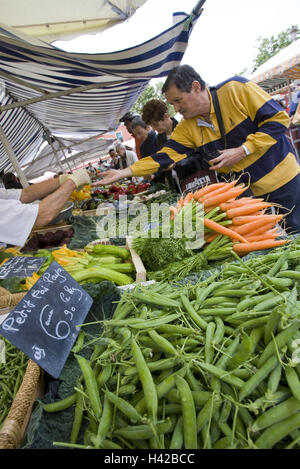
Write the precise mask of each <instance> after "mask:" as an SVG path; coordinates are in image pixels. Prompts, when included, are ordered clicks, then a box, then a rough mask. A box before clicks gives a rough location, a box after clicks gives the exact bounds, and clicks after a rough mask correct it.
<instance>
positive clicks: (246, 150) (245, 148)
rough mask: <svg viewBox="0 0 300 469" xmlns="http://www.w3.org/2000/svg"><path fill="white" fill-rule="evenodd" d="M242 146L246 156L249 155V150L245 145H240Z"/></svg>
mask: <svg viewBox="0 0 300 469" xmlns="http://www.w3.org/2000/svg"><path fill="white" fill-rule="evenodd" d="M242 147H243V148H244V151H245V153H246V156H249V155H250V154H251V151H250V150H249V148H248V147H246V145H242Z"/></svg>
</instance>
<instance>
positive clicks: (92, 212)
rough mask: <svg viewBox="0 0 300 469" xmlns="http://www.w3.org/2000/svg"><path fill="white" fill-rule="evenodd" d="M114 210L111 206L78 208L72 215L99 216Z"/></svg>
mask: <svg viewBox="0 0 300 469" xmlns="http://www.w3.org/2000/svg"><path fill="white" fill-rule="evenodd" d="M114 211H115V208H113V207H98V208H96V209H94V210H79V211H77V212H75V213H74V216H77V217H78V216H81V217H82V216H84V217H96V216H97V217H101V216H102V215H108V214H109V213H112V212H114Z"/></svg>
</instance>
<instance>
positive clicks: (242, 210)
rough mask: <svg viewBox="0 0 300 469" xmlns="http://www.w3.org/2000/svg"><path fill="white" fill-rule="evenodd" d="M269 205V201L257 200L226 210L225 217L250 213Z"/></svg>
mask: <svg viewBox="0 0 300 469" xmlns="http://www.w3.org/2000/svg"><path fill="white" fill-rule="evenodd" d="M266 207H271V204H270V203H269V202H258V203H257V204H246V205H244V206H243V207H236V208H231V209H229V210H226V215H227V218H234V217H239V216H242V215H251V213H254V212H257V210H261V209H262V208H266Z"/></svg>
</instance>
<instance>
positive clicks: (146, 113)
mask: <svg viewBox="0 0 300 469" xmlns="http://www.w3.org/2000/svg"><path fill="white" fill-rule="evenodd" d="M143 121H144V122H145V123H146V124H147V125H150V126H151V127H152V128H153V129H154V130H156V132H157V133H158V135H157V145H158V149H159V150H160V149H161V148H162V147H163V146H164V144H165V143H166V141H167V140H169V138H170V137H171V134H172V132H173V130H174V129H175V127H176V125H177V124H178V121H177V120H176V119H175V118H174V117H170V114H169V110H168V106H167V105H166V103H164V101H161V100H160V99H151V100H150V101H148V102H147V103H146V104H145V106H144V108H143Z"/></svg>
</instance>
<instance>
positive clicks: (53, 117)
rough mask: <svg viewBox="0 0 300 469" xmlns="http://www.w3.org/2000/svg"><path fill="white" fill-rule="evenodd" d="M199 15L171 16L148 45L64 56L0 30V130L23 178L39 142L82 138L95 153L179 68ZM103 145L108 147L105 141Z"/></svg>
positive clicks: (4, 162)
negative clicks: (155, 82)
mask: <svg viewBox="0 0 300 469" xmlns="http://www.w3.org/2000/svg"><path fill="white" fill-rule="evenodd" d="M204 1H205V0H204ZM204 1H203V0H202V1H201V2H198V3H197V7H198V6H199V4H200V6H201V5H202V4H203V3H204ZM201 12H202V9H201V8H198V9H197V10H196V11H193V13H192V14H191V15H187V14H185V13H180V14H178V13H175V14H174V24H173V26H171V27H170V28H169V29H167V30H166V31H164V32H162V33H161V34H159V35H158V36H156V37H154V38H153V39H151V40H149V41H147V42H145V43H143V44H140V45H138V46H136V47H132V48H129V49H126V50H121V51H117V52H114V53H104V54H81V53H70V52H66V51H63V50H61V49H58V48H56V47H53V46H51V45H49V44H46V43H43V42H41V41H40V40H39V39H35V38H32V37H26V36H25V35H24V34H22V33H19V32H17V30H15V29H12V28H8V27H6V26H4V25H0V112H1V113H0V130H1V129H2V130H3V132H4V134H5V137H6V139H7V142H6V143H7V144H8V145H9V146H10V147H11V149H12V151H13V152H14V155H15V157H16V160H17V161H18V163H19V165H21V166H23V165H25V164H26V165H27V168H26V173H27V175H28V176H31V174H30V167H31V165H30V164H28V163H30V162H32V161H33V160H34V159H36V158H37V157H38V156H39V155H38V152H39V149H40V147H41V144H42V143H43V142H44V141H45V140H46V141H47V138H45V136H48V137H49V135H50V136H51V137H52V138H53V139H54V140H56V139H57V141H59V140H60V139H67V140H69V141H72V143H73V145H74V144H76V143H80V142H83V141H85V140H86V141H88V142H89V143H90V145H91V149H92V148H93V149H95V140H96V143H98V144H99V151H100V150H101V146H102V147H103V143H104V142H103V141H102V142H101V144H100V141H99V139H98V138H99V135H101V134H102V135H103V134H105V133H107V132H109V131H112V130H115V129H116V128H117V127H118V124H119V119H120V118H121V117H122V116H123V115H124V114H125V112H127V111H128V110H130V109H131V107H132V106H133V104H134V103H135V101H136V99H137V98H138V96H139V95H140V93H141V92H142V91H143V90H144V88H145V87H146V86H147V84H148V82H149V80H151V79H152V78H159V77H165V76H166V75H167V74H168V72H169V71H170V70H171V69H172V68H173V67H174V66H176V65H178V64H179V63H180V62H181V60H182V58H183V55H184V52H185V50H186V48H187V45H188V41H189V37H190V34H191V31H192V29H193V26H194V24H195V22H196V21H197V19H198V17H199V15H200V13H201ZM1 136H2V137H3V134H2V135H0V137H1ZM1 142H2V143H1ZM1 142H0V169H1V170H2V169H4V170H5V171H9V170H11V169H12V162H11V160H10V159H9V158H8V154H7V145H5V144H4V142H3V138H1ZM105 143H106V144H107V146H106V148H107V147H108V146H109V144H111V141H106V142H105ZM96 146H97V145H96ZM102 149H103V148H102ZM80 153H82V152H80ZM42 156H43V155H42ZM73 156H74V155H73ZM99 156H100V153H99ZM56 160H57V158H56ZM73 162H74V158H73ZM52 163H53V164H51V166H52V169H54V168H56V169H57V170H60V169H61V168H60V166H59V165H55V164H54V162H53V161H52ZM14 168H15V169H16V167H15V165H14ZM33 168H34V167H33V166H32V169H33ZM42 169H44V165H42ZM39 171H40V169H38V170H35V171H34V173H38V172H39ZM41 171H42V170H41ZM36 175H37V174H34V176H36Z"/></svg>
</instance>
